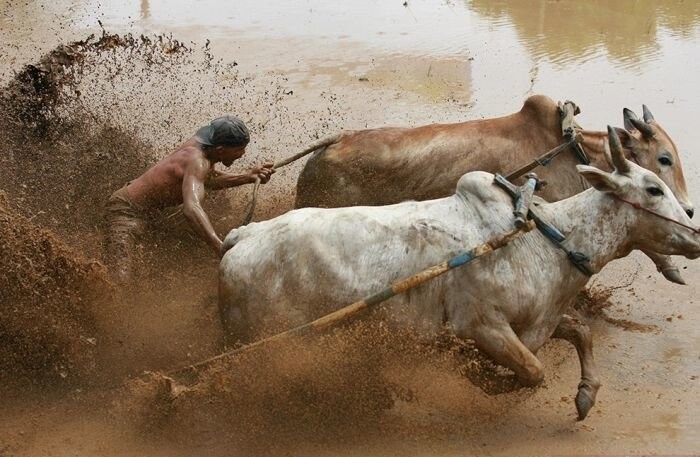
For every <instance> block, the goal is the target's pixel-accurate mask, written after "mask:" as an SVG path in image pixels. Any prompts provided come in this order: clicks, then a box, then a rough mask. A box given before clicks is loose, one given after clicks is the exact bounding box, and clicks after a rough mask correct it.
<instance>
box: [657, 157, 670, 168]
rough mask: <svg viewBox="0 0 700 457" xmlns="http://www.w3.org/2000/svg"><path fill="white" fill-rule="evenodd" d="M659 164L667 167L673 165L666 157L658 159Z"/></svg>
mask: <svg viewBox="0 0 700 457" xmlns="http://www.w3.org/2000/svg"><path fill="white" fill-rule="evenodd" d="M659 163H660V164H661V165H665V166H667V167H670V166H671V165H673V162H671V159H669V158H668V157H659Z"/></svg>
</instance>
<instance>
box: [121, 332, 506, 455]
mask: <svg viewBox="0 0 700 457" xmlns="http://www.w3.org/2000/svg"><path fill="white" fill-rule="evenodd" d="M417 367H420V368H417ZM421 370H423V371H425V372H433V373H436V374H437V373H442V375H441V376H444V375H445V374H446V373H450V376H454V377H457V378H461V377H462V376H464V375H465V374H466V375H467V376H468V377H469V378H470V379H474V380H477V379H480V380H484V379H489V380H490V381H491V382H490V384H488V386H487V388H488V389H490V390H491V391H492V392H491V393H495V390H496V389H495V385H496V384H495V383H494V381H493V379H494V374H495V375H496V376H497V377H500V378H501V379H503V380H505V379H508V380H509V381H510V383H511V387H512V388H514V387H516V386H517V383H516V382H515V381H514V379H513V377H512V373H509V372H507V370H505V369H502V368H499V369H496V370H494V365H493V364H492V363H491V362H490V361H488V360H486V359H485V358H483V356H480V354H479V353H478V351H477V350H476V349H474V348H473V346H471V345H469V344H467V345H465V344H464V343H460V342H458V341H457V340H456V339H455V338H453V337H450V336H448V334H447V333H445V334H442V335H440V336H439V338H437V340H436V339H435V338H426V337H425V336H420V335H418V334H416V333H414V332H412V331H408V330H404V329H396V328H393V327H391V326H388V325H387V324H386V323H385V322H382V321H381V320H379V319H369V320H362V321H356V322H354V323H352V324H351V325H349V326H347V327H344V328H340V329H336V330H334V331H332V332H329V333H327V334H325V335H322V336H319V337H314V338H307V339H301V340H296V341H293V342H286V343H284V344H279V343H275V344H271V345H270V346H266V347H262V348H260V349H257V350H254V351H251V352H249V353H243V354H240V355H239V356H237V357H234V358H231V359H228V360H226V361H224V363H220V364H217V365H215V366H213V367H210V368H208V369H205V370H201V371H200V372H198V374H197V382H196V384H194V385H192V386H190V387H185V388H182V389H176V390H174V391H171V387H172V384H171V381H170V380H169V379H168V378H167V376H166V375H162V374H159V373H150V374H148V375H147V376H145V377H143V378H139V379H136V380H133V381H130V382H129V383H128V384H127V387H126V388H125V394H120V395H119V397H120V399H121V400H120V401H119V402H117V403H116V404H115V409H114V411H116V413H115V415H116V416H117V417H132V418H136V419H137V422H136V424H135V426H136V428H138V429H142V430H146V431H147V433H149V434H155V435H157V436H160V437H162V438H163V439H165V440H166V441H167V442H171V443H181V444H192V442H193V441H194V442H197V443H198V444H200V445H205V444H212V443H213V442H217V443H218V444H221V443H222V442H223V441H224V440H225V441H226V442H229V443H232V444H235V445H236V446H239V447H240V449H245V450H246V452H249V453H253V454H256V455H259V454H260V453H265V454H267V453H272V454H279V453H280V452H282V451H284V450H285V449H290V448H292V449H293V448H295V447H296V446H299V445H300V444H303V445H305V446H308V445H318V446H324V447H327V446H343V445H353V444H356V443H357V442H360V441H362V440H365V439H368V438H369V439H371V438H372V437H375V438H376V437H380V436H381V435H382V434H383V433H386V432H387V428H388V429H392V431H393V432H395V433H405V432H407V430H403V431H401V427H400V426H399V427H398V428H396V429H395V430H394V429H393V427H394V426H396V424H394V425H390V423H391V421H389V423H387V417H386V414H387V412H388V411H390V410H391V409H392V408H394V407H395V406H396V405H397V403H400V404H403V405H410V404H416V403H420V402H421V401H422V394H423V392H424V390H425V387H426V386H425V385H423V383H424V382H425V381H426V380H425V379H424V378H422V377H420V376H416V373H417V372H420V371H421ZM512 388H511V389H510V390H512ZM202 405H206V408H203V407H202ZM410 428H411V427H409V429H410ZM271 436H274V440H271V439H270V437H271ZM210 441H211V442H210Z"/></svg>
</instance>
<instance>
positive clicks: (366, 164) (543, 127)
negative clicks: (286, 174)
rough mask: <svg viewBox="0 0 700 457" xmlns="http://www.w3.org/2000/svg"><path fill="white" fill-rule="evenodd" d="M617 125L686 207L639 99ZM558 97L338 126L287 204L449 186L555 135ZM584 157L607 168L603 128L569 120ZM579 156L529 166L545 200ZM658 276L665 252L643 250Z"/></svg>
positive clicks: (382, 201)
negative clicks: (485, 110)
mask: <svg viewBox="0 0 700 457" xmlns="http://www.w3.org/2000/svg"><path fill="white" fill-rule="evenodd" d="M623 115H624V122H625V128H626V130H623V129H618V130H617V131H618V134H619V136H620V138H621V140H622V145H623V147H624V153H625V156H626V157H627V158H629V159H630V160H632V161H634V162H636V163H637V164H639V165H641V166H642V167H644V168H647V169H649V170H651V171H653V172H654V173H656V174H657V175H658V176H659V177H660V178H661V179H662V180H663V181H664V182H665V183H666V184H667V185H668V186H669V188H670V189H671V190H672V191H673V193H674V194H675V196H676V198H677V199H678V201H679V202H680V204H681V207H682V208H683V209H684V210H685V211H686V213H687V214H688V215H689V216H690V217H692V216H693V212H694V210H693V205H692V203H691V202H690V199H689V198H688V191H687V188H686V184H685V178H684V176H683V169H682V167H681V161H680V157H679V155H678V150H677V149H676V145H675V144H674V142H673V140H672V139H671V138H670V137H669V136H668V134H667V133H666V132H665V131H664V129H663V128H661V126H660V125H659V124H658V123H657V122H656V121H655V120H654V118H653V116H652V114H651V112H650V111H649V109H648V108H647V107H646V106H644V120H641V119H639V118H637V116H636V115H635V114H634V113H633V112H632V111H630V110H628V109H626V108H625V109H624V111H623ZM561 125H562V124H561V117H560V111H559V107H558V105H557V104H556V103H555V102H554V101H553V100H552V99H550V98H549V97H546V96H543V95H534V96H532V97H530V98H528V99H527V100H526V101H525V103H524V104H523V107H522V109H521V110H520V111H519V112H517V113H514V114H511V115H508V116H504V117H499V118H495V119H484V120H474V121H466V122H461V123H457V124H433V125H427V126H422V127H416V128H394V127H386V128H379V129H369V130H357V131H346V132H343V133H341V134H339V135H337V136H335V137H333V138H334V139H333V140H332V142H329V144H327V145H324V146H321V147H320V148H319V149H318V150H316V152H315V153H314V154H313V155H312V156H311V158H310V159H309V160H308V162H307V163H306V165H305V166H304V169H303V170H302V172H301V175H300V177H299V181H298V182H297V196H296V203H295V207H296V208H303V207H309V206H317V207H326V208H332V207H343V206H356V205H387V204H392V203H398V202H401V201H404V200H427V199H432V198H439V197H445V196H447V195H450V194H451V193H452V192H453V190H454V186H455V185H456V183H457V180H458V179H459V178H460V176H462V175H463V174H464V173H466V172H469V171H475V170H483V171H488V172H491V173H509V172H511V171H513V170H515V169H517V168H518V167H520V166H522V165H524V164H526V163H528V162H530V161H532V160H533V159H535V158H537V157H538V156H540V155H541V154H543V153H544V152H546V151H548V150H550V149H552V148H554V147H556V146H557V145H559V144H561V143H562V130H561ZM577 130H578V133H580V134H581V136H582V137H583V141H582V146H583V148H584V150H585V151H586V154H587V155H588V157H589V159H590V161H591V165H593V166H595V167H598V168H601V169H608V170H609V169H610V167H609V165H608V162H607V160H606V152H605V151H606V144H607V139H608V138H607V133H606V132H598V131H590V130H583V129H577ZM578 163H579V160H578V158H577V157H576V155H575V154H573V153H571V152H565V153H563V154H560V155H559V156H558V157H557V158H555V159H554V160H553V161H552V162H551V163H550V164H549V165H548V166H547V167H539V168H537V169H536V170H535V171H536V172H537V174H538V175H539V176H540V178H542V179H543V180H545V181H547V182H548V183H549V185H548V186H546V187H545V188H544V190H543V192H542V193H541V196H542V197H543V198H545V199H546V200H549V201H557V200H561V199H563V198H566V197H570V196H572V195H574V194H576V193H578V192H581V191H582V190H584V189H585V187H586V185H585V183H584V182H583V180H582V179H581V177H580V175H579V174H578V173H577V171H576V164H578ZM647 254H648V255H649V256H650V257H651V258H652V259H653V260H654V262H655V263H656V264H657V267H658V268H659V270H660V271H662V272H663V274H664V276H665V277H666V278H667V279H669V280H671V281H673V282H678V283H683V279H682V278H681V276H680V273H679V272H678V269H677V268H676V267H675V266H674V265H673V264H672V263H671V262H670V259H668V258H665V257H662V256H658V255H655V254H653V253H647Z"/></svg>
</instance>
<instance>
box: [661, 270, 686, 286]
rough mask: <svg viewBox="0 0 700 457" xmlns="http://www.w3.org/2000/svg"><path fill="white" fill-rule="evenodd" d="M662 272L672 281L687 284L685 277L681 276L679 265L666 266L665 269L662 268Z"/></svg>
mask: <svg viewBox="0 0 700 457" xmlns="http://www.w3.org/2000/svg"><path fill="white" fill-rule="evenodd" d="M661 274H663V275H664V278H666V279H668V280H669V281H671V282H675V283H676V284H682V285H685V280H684V279H683V276H681V272H680V271H679V270H678V268H677V267H672V268H664V269H663V270H661Z"/></svg>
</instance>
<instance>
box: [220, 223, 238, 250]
mask: <svg viewBox="0 0 700 457" xmlns="http://www.w3.org/2000/svg"><path fill="white" fill-rule="evenodd" d="M240 238H241V230H240V228H237V229H233V230H231V231H230V232H228V235H226V238H224V244H223V245H222V246H221V255H222V256H223V255H224V254H226V252H228V250H229V249H231V248H232V247H234V246H235V245H236V243H238V241H239V240H240Z"/></svg>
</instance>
